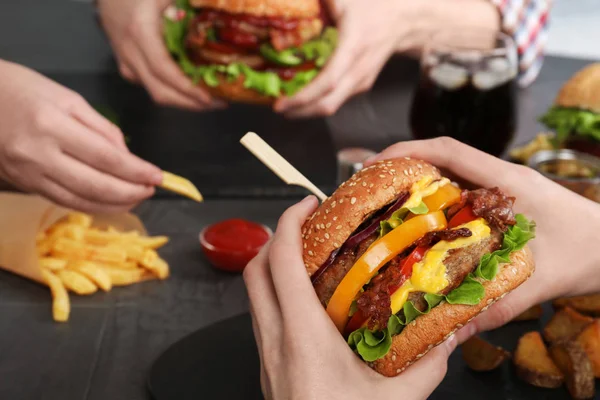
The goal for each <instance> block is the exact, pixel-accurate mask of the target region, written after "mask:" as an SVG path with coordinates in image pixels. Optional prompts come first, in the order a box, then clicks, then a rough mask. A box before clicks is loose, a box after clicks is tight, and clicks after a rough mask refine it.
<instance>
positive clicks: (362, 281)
mask: <svg viewBox="0 0 600 400" xmlns="http://www.w3.org/2000/svg"><path fill="white" fill-rule="evenodd" d="M514 201H515V199H514V198H513V197H510V196H508V195H506V194H505V193H503V192H502V191H501V190H500V189H498V188H492V189H477V190H460V189H459V188H458V187H457V186H455V185H454V184H453V183H451V182H450V181H449V180H448V179H446V178H443V177H442V176H441V175H440V172H439V171H438V170H437V169H436V168H435V167H433V166H432V165H430V164H428V163H426V162H424V161H420V160H415V159H409V158H403V159H395V160H388V161H382V162H379V163H377V164H374V165H372V166H370V167H367V168H365V169H363V170H361V171H359V172H358V173H356V174H355V175H354V176H353V177H352V178H351V179H350V180H348V181H347V182H345V183H343V184H342V185H341V186H340V187H339V188H338V189H337V190H336V192H335V193H334V194H333V195H332V196H331V197H329V198H328V199H327V200H326V201H324V202H323V204H322V205H321V206H320V207H319V208H318V209H317V210H316V211H315V212H314V214H313V215H312V216H311V217H310V218H309V219H308V220H307V221H306V222H305V223H304V225H303V227H302V240H303V258H304V263H305V266H306V269H307V272H308V274H309V275H310V276H311V279H312V282H313V286H314V288H315V290H316V293H317V295H318V297H319V300H320V301H321V303H322V304H323V307H325V308H326V310H327V313H328V314H329V316H330V317H331V319H332V320H333V322H334V323H335V325H336V326H337V328H338V329H339V331H340V333H341V334H343V335H344V336H345V337H346V338H347V341H348V344H349V345H350V347H351V348H352V349H353V350H354V351H355V352H356V353H357V355H358V356H360V357H361V358H362V359H363V360H364V361H366V362H367V363H368V364H369V366H371V367H372V368H373V369H375V370H376V371H378V372H379V373H381V374H383V375H386V376H394V375H398V374H399V373H401V372H402V371H403V370H404V369H406V368H407V367H408V366H409V365H410V364H412V363H413V362H414V361H416V360H417V359H419V358H420V357H422V356H424V355H425V354H426V353H427V352H428V351H429V350H431V349H432V348H433V347H434V346H436V345H438V344H440V343H441V342H442V341H444V339H446V338H448V337H449V336H450V335H451V334H452V333H453V332H455V331H456V330H457V329H459V328H461V327H462V326H464V325H465V324H466V323H467V322H469V321H470V320H471V319H473V318H474V317H475V316H476V315H477V314H479V313H481V312H482V311H484V310H485V309H487V308H488V307H489V306H490V305H491V304H492V303H494V302H495V301H497V300H498V299H500V298H502V297H503V296H504V295H506V294H507V293H508V292H510V291H511V290H513V289H515V288H516V287H518V286H519V285H521V284H522V283H523V282H525V281H526V280H527V279H528V278H529V276H530V275H531V274H532V273H533V271H534V263H533V259H532V255H531V252H530V250H529V249H528V247H527V242H528V241H529V240H530V239H532V238H533V237H534V228H535V224H534V223H533V222H530V221H528V220H527V219H526V218H525V217H524V216H523V215H519V214H517V215H515V214H514V212H513V203H514Z"/></svg>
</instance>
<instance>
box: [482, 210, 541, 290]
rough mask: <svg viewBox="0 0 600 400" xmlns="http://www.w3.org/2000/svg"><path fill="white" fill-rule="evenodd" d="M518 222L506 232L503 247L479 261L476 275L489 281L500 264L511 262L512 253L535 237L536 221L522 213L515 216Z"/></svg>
mask: <svg viewBox="0 0 600 400" xmlns="http://www.w3.org/2000/svg"><path fill="white" fill-rule="evenodd" d="M515 219H516V221H517V223H516V224H515V225H513V226H511V227H510V228H508V230H507V231H506V232H505V233H504V239H503V241H502V247H501V248H500V249H498V250H496V251H494V252H493V253H488V254H485V255H484V256H483V257H482V258H481V260H480V261H479V265H478V266H477V269H476V270H475V273H474V275H475V276H476V277H478V278H482V279H485V280H488V281H491V280H492V279H494V277H495V276H496V274H497V273H498V266H499V265H500V264H502V263H508V262H510V254H511V253H512V252H514V251H519V250H521V249H522V248H523V247H525V245H526V244H527V242H528V241H530V240H531V239H533V238H534V237H535V222H533V221H529V220H528V219H527V218H525V216H524V215H522V214H517V215H516V216H515Z"/></svg>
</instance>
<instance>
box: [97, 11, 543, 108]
mask: <svg viewBox="0 0 600 400" xmlns="http://www.w3.org/2000/svg"><path fill="white" fill-rule="evenodd" d="M171 3H172V1H171V0H150V1H141V0H138V1H128V2H122V1H119V0H98V7H99V12H100V18H101V21H102V25H103V27H104V29H105V31H106V33H107V35H108V37H109V39H110V42H111V45H112V48H113V50H114V52H115V55H116V59H117V63H118V65H119V70H120V73H121V75H122V76H123V77H124V78H125V79H128V80H129V81H132V82H138V83H140V84H143V85H144V86H145V87H146V89H147V90H148V92H149V93H150V95H151V96H152V98H153V99H154V100H155V101H157V102H158V103H160V104H164V105H172V106H178V107H183V108H188V109H193V110H206V109H210V108H216V107H223V106H224V103H223V102H221V101H219V100H216V99H213V98H211V97H210V96H209V95H208V93H206V91H204V90H202V89H201V88H199V87H197V86H195V85H193V84H192V82H191V81H190V80H189V79H188V78H186V76H185V75H184V74H183V72H181V71H180V69H179V68H178V66H177V65H176V63H175V62H174V61H173V60H172V59H171V57H170V55H169V53H168V51H167V50H166V47H165V45H164V43H163V39H162V13H163V10H164V9H165V8H166V7H167V6H168V5H170V4H171ZM325 5H326V6H327V7H328V8H329V10H330V14H331V16H332V18H333V20H334V21H335V23H336V25H337V26H338V28H339V31H340V36H339V46H338V49H337V50H336V53H335V54H334V56H333V58H332V59H331V60H330V61H329V63H328V65H327V66H326V68H325V70H324V71H323V72H322V73H321V74H320V75H319V76H318V77H317V78H316V79H315V81H314V82H313V83H311V84H310V85H309V86H307V87H306V88H305V89H304V90H302V91H300V92H299V93H298V94H297V95H295V96H293V97H292V98H282V99H281V100H279V101H278V102H277V103H276V105H275V110H276V111H278V112H281V113H285V114H286V115H287V116H290V117H310V116H323V115H332V114H334V113H335V112H336V111H337V110H338V109H339V108H340V106H341V105H342V104H343V103H344V102H345V101H346V100H348V99H349V98H350V97H352V96H354V95H356V94H358V93H361V92H364V91H366V90H368V89H370V88H371V87H372V85H373V83H374V82H375V79H376V78H377V76H378V74H379V72H380V71H381V69H382V68H383V66H384V65H385V63H386V62H387V60H388V59H389V58H390V57H391V56H392V55H393V54H395V53H403V54H409V55H413V56H418V55H419V54H420V52H421V50H422V49H423V47H424V46H425V45H426V43H427V41H428V38H429V37H430V35H431V34H432V33H433V32H435V31H437V30H440V29H457V30H460V29H467V28H469V29H470V28H474V29H478V28H481V29H493V30H496V31H502V32H505V33H507V34H508V35H510V36H512V37H513V38H514V40H515V42H516V45H517V48H518V54H519V58H520V59H519V70H520V78H519V81H520V84H521V85H523V86H525V85H527V84H529V83H530V82H532V81H533V80H534V79H535V77H536V76H537V74H538V72H539V70H540V68H541V65H542V59H543V50H544V46H545V43H546V37H547V26H548V15H549V11H550V7H551V2H550V0H533V1H531V2H526V3H524V2H522V1H518V0H458V1H452V2H449V1H445V0H434V1H427V2H412V1H408V0H402V1H393V0H391V1H390V0H388V1H383V2H376V3H373V2H371V1H368V0H327V1H326V2H325Z"/></svg>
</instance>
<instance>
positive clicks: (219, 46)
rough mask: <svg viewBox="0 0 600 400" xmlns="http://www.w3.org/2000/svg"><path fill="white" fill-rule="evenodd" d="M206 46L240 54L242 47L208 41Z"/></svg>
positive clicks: (222, 51)
mask: <svg viewBox="0 0 600 400" xmlns="http://www.w3.org/2000/svg"><path fill="white" fill-rule="evenodd" d="M206 47H207V48H209V49H211V50H214V51H218V52H219V53H224V54H239V53H240V49H238V48H236V47H234V46H231V45H229V44H226V43H222V42H213V41H210V40H207V41H206Z"/></svg>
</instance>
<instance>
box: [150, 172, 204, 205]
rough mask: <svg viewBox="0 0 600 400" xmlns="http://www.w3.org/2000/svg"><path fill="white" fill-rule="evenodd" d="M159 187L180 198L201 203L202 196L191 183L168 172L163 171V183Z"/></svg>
mask: <svg viewBox="0 0 600 400" xmlns="http://www.w3.org/2000/svg"><path fill="white" fill-rule="evenodd" d="M160 187H161V188H163V189H165V190H169V191H171V192H174V193H177V194H180V195H182V196H185V197H189V198H190V199H192V200H195V201H197V202H199V203H201V202H202V195H201V194H200V192H199V191H198V189H197V188H196V186H194V184H193V183H192V182H190V181H189V180H188V179H186V178H183V177H181V176H177V175H175V174H172V173H170V172H167V171H163V181H162V183H161V184H160Z"/></svg>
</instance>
